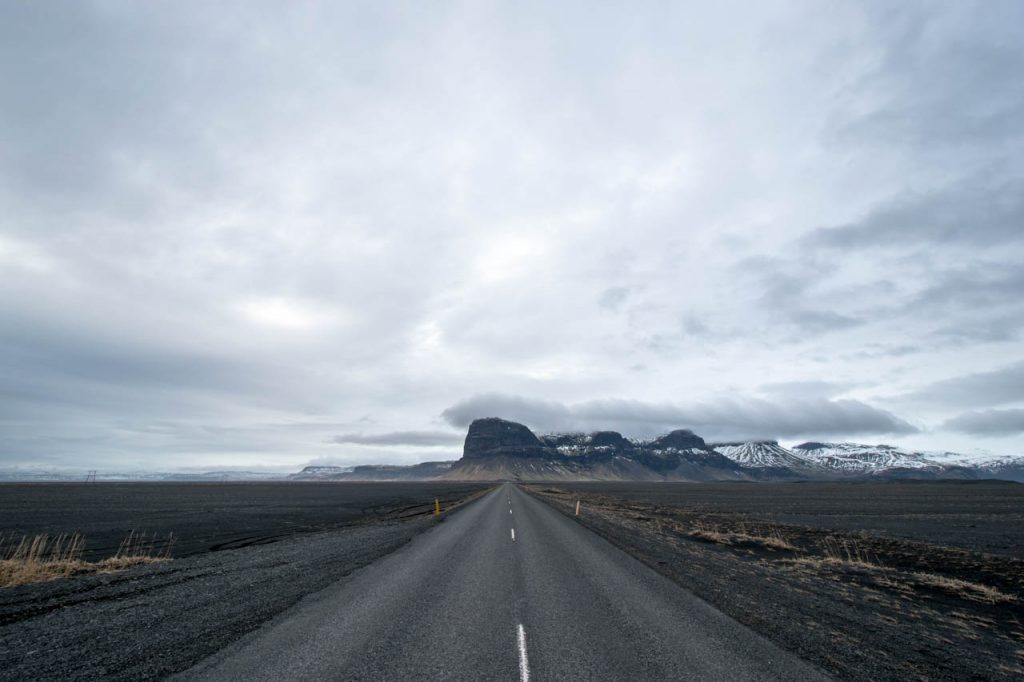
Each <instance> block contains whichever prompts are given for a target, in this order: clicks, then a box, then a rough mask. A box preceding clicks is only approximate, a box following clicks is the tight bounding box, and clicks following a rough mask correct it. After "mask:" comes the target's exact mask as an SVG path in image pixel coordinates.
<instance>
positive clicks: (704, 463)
mask: <svg viewBox="0 0 1024 682" xmlns="http://www.w3.org/2000/svg"><path fill="white" fill-rule="evenodd" d="M938 478H943V479H964V480H971V479H993V478H994V479H1004V480H1010V481H1019V482H1024V456H975V457H970V456H967V455H961V454H957V453H953V452H919V451H915V450H905V449H903V448H898V447H893V446H891V445H860V444H856V443H816V442H810V443H803V444H801V445H797V446H795V447H793V448H785V447H783V446H781V445H779V444H778V443H777V442H775V441H768V440H765V441H745V442H733V443H706V442H705V441H704V439H703V438H701V437H700V436H698V435H697V434H695V433H693V432H692V431H689V430H686V429H680V430H677V431H672V432H671V433H668V434H665V435H663V436H659V437H657V438H654V439H652V440H631V439H628V438H625V437H623V436H622V434H620V433H617V432H615V431H597V432H595V433H562V434H551V435H542V436H537V435H535V434H534V433H533V432H532V431H531V430H530V429H529V428H527V427H526V426H524V425H522V424H517V423H516V422H511V421H507V420H504V419H498V418H496V417H490V418H487V419H477V420H476V421H474V422H473V423H472V424H470V426H469V431H468V432H467V434H466V440H465V444H464V446H463V452H462V458H461V459H459V460H456V461H447V462H422V463H420V464H413V465H409V466H400V465H391V464H367V465H361V466H349V467H341V466H307V467H305V468H304V469H303V470H302V471H300V472H298V473H294V474H289V475H281V474H268V473H264V472H251V471H217V472H202V473H152V472H147V473H98V474H97V475H96V480H100V481H130V480H134V481H140V480H143V481H144V480H150V481H157V480H160V481H182V482H184V481H243V480H247V481H256V480H292V481H422V480H436V479H444V480H524V481H526V480H532V481H565V480H572V481H764V480H780V481H786V480H879V479H883V480H886V479H938ZM0 480H6V481H82V480H84V475H83V474H80V473H74V474H66V473H65V474H62V473H60V472H55V471H48V470H43V469H31V470H16V471H0Z"/></svg>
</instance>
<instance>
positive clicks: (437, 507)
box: [434, 497, 441, 516]
mask: <svg viewBox="0 0 1024 682" xmlns="http://www.w3.org/2000/svg"><path fill="white" fill-rule="evenodd" d="M440 515H441V503H440V502H439V501H438V499H437V498H436V497H435V498H434V516H440Z"/></svg>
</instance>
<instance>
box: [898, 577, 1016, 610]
mask: <svg viewBox="0 0 1024 682" xmlns="http://www.w3.org/2000/svg"><path fill="white" fill-rule="evenodd" d="M910 579H911V580H912V581H913V582H915V583H916V584H918V585H923V586H925V587H934V588H938V589H940V590H945V591H947V592H952V593H953V594H958V595H960V596H962V597H964V598H966V599H971V600H974V601H982V602H986V603H988V604H997V603H1008V602H1014V601H1017V598H1016V597H1014V596H1013V595H1012V594H1006V593H1005V592H1000V591H999V590H997V589H996V588H994V587H991V586H989V585H983V584H981V583H975V582H970V581H968V580H961V579H960V578H950V577H948V576H944V575H937V574H935V573H911V574H910Z"/></svg>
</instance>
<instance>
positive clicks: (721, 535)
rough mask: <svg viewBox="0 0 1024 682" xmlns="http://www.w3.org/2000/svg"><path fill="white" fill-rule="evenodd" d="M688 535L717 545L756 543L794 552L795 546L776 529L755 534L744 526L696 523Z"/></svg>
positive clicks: (768, 547) (759, 545)
mask: <svg viewBox="0 0 1024 682" xmlns="http://www.w3.org/2000/svg"><path fill="white" fill-rule="evenodd" d="M689 536H690V537H691V538H694V539H696V540H703V541H705V542H714V543H716V544H719V545H756V546H758V547H765V548H767V549H778V550H784V551H789V552H795V551H796V550H797V548H796V547H795V546H793V545H792V544H791V543H790V542H788V541H787V540H786V539H785V538H784V537H782V534H781V533H780V532H779V531H778V530H777V529H774V530H770V531H768V533H767V534H764V533H761V534H755V533H751V532H748V531H747V530H746V529H745V528H741V529H740V530H739V531H724V530H721V529H720V528H718V527H717V526H708V525H705V524H703V523H698V524H696V525H695V526H694V527H693V528H692V529H691V530H690V531H689Z"/></svg>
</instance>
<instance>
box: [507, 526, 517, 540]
mask: <svg viewBox="0 0 1024 682" xmlns="http://www.w3.org/2000/svg"><path fill="white" fill-rule="evenodd" d="M509 530H510V531H512V542H515V541H516V529H515V528H509Z"/></svg>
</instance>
